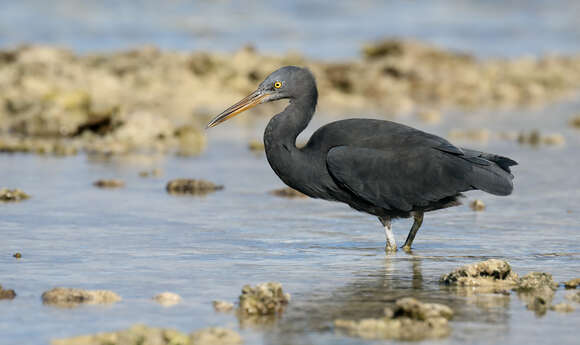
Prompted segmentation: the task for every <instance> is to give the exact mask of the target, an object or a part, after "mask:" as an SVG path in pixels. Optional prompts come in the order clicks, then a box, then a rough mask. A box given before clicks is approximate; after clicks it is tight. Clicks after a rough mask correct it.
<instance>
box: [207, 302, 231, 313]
mask: <svg viewBox="0 0 580 345" xmlns="http://www.w3.org/2000/svg"><path fill="white" fill-rule="evenodd" d="M211 303H212V305H213V309H214V310H215V311H219V312H222V313H225V312H229V311H232V310H234V304H233V303H230V302H227V301H213V302H211Z"/></svg>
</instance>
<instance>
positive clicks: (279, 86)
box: [274, 81, 282, 89]
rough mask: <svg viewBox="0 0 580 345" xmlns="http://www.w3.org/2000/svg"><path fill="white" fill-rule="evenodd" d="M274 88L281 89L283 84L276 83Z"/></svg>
mask: <svg viewBox="0 0 580 345" xmlns="http://www.w3.org/2000/svg"><path fill="white" fill-rule="evenodd" d="M274 87H275V88H277V89H279V88H281V87H282V83H281V82H279V81H277V82H275V83H274Z"/></svg>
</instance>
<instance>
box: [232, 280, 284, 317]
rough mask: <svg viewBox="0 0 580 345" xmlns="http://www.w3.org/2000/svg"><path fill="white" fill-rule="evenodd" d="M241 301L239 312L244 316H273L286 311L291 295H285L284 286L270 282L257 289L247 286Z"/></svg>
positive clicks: (243, 289)
mask: <svg viewBox="0 0 580 345" xmlns="http://www.w3.org/2000/svg"><path fill="white" fill-rule="evenodd" d="M239 301H240V306H239V312H240V313H241V314H243V315H273V314H278V313H281V312H282V311H283V310H284V308H285V307H286V305H287V304H288V302H289V301H290V295H289V294H287V293H284V291H283V290H282V284H280V283H276V282H269V283H261V284H258V285H256V286H255V287H253V286H250V285H245V286H244V287H243V288H242V294H241V295H240V298H239Z"/></svg>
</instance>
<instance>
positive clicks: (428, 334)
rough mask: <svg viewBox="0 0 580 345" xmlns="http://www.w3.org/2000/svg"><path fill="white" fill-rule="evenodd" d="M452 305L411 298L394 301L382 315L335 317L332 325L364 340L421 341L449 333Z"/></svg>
mask: <svg viewBox="0 0 580 345" xmlns="http://www.w3.org/2000/svg"><path fill="white" fill-rule="evenodd" d="M452 317H453V311H452V310H451V308H449V307H447V306H445V305H442V304H435V303H421V302H419V301H418V300H416V299H414V298H409V297H407V298H402V299H399V300H397V302H396V303H395V306H394V308H385V316H384V317H382V318H376V319H374V318H367V319H362V320H359V321H354V320H345V319H337V320H335V321H334V326H335V327H336V328H337V329H338V330H342V331H345V332H347V334H348V335H350V336H353V337H358V338H363V339H374V340H378V339H396V340H412V341H418V340H424V339H437V338H442V337H446V336H448V335H449V334H450V333H451V328H450V327H449V323H448V320H450V319H451V318H452Z"/></svg>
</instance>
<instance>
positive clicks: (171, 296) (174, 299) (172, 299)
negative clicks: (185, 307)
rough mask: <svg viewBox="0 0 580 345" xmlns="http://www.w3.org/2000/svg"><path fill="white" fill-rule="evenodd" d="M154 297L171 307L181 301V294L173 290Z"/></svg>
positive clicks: (158, 301)
mask: <svg viewBox="0 0 580 345" xmlns="http://www.w3.org/2000/svg"><path fill="white" fill-rule="evenodd" d="M153 299H154V300H155V301H156V302H157V303H159V304H161V305H162V306H164V307H170V306H172V305H176V304H178V303H179V302H181V296H179V295H178V294H176V293H173V292H162V293H159V294H157V295H155V296H154V297H153Z"/></svg>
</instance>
